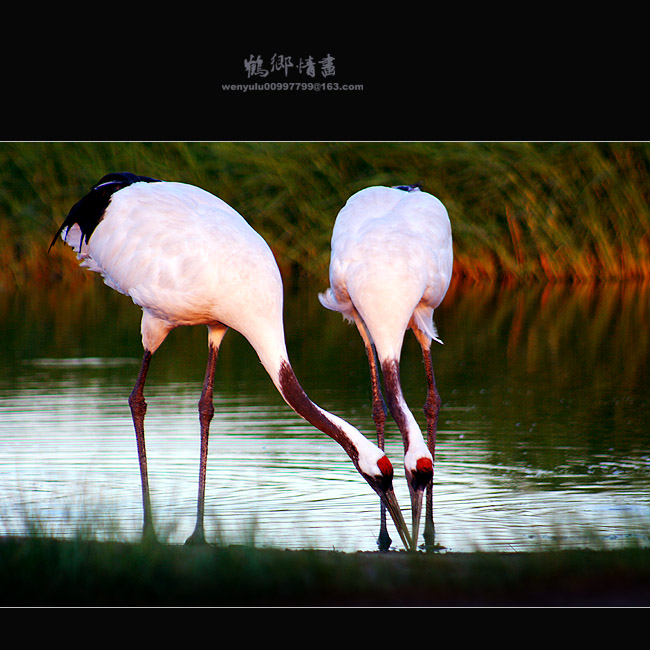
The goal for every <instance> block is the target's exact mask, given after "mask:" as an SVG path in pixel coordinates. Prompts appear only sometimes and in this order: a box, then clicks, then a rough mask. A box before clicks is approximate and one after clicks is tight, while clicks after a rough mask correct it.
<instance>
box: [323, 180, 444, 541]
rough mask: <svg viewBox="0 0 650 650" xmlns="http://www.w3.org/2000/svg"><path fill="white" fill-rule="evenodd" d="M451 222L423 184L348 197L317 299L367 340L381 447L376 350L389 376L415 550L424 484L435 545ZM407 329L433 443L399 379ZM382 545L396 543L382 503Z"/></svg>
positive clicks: (428, 533)
mask: <svg viewBox="0 0 650 650" xmlns="http://www.w3.org/2000/svg"><path fill="white" fill-rule="evenodd" d="M452 266H453V251H452V237H451V225H450V223H449V216H448V214H447V210H446V209H445V207H444V205H443V204H442V203H441V202H440V201H439V200H438V199H437V198H436V197H434V196H432V195H431V194H428V193H427V192H424V191H421V186H420V185H419V184H416V185H400V186H396V187H369V188H366V189H364V190H361V191H359V192H357V193H356V194H354V195H353V196H351V197H350V198H349V199H348V201H347V203H346V204H345V206H344V207H343V208H342V209H341V211H340V212H339V214H338V216H337V218H336V221H335V223H334V228H333V231H332V253H331V261H330V270H329V279H330V287H329V288H328V289H327V290H326V291H325V292H324V293H322V294H320V295H319V298H320V301H321V303H322V304H323V306H324V307H327V308H328V309H331V310H334V311H338V312H341V313H342V314H343V316H344V317H345V318H346V319H347V320H349V321H350V322H354V323H356V326H357V328H358V330H359V333H360V334H361V337H362V339H363V342H364V345H365V348H366V353H367V355H368V362H369V364H370V376H371V382H372V396H373V409H372V414H373V419H374V421H375V426H376V429H377V439H378V444H379V447H380V448H382V449H383V447H384V423H385V416H386V407H385V404H384V401H383V397H382V393H381V386H380V381H379V373H378V368H377V361H376V358H375V353H376V356H377V358H378V361H379V365H380V366H381V370H382V374H383V376H384V382H385V388H386V395H387V399H388V407H389V410H390V413H391V415H392V417H393V419H394V420H395V422H396V423H397V426H398V427H399V430H400V432H401V434H402V438H403V442H404V469H405V474H406V478H407V482H408V486H409V492H410V496H411V512H412V520H413V528H412V538H413V544H414V546H417V539H418V530H419V525H420V515H421V510H422V497H423V492H424V489H425V487H426V488H427V506H426V510H427V515H426V517H425V520H426V527H425V541H426V542H427V544H428V545H432V544H433V540H434V534H435V533H434V530H435V529H434V525H433V513H432V510H433V506H432V481H433V461H434V455H435V441H436V430H437V420H438V412H439V410H440V396H439V394H438V391H437V388H436V383H435V378H434V373H433V364H432V361H431V341H432V340H435V341H438V342H439V343H442V341H440V339H439V338H438V335H437V332H436V329H435V326H434V324H433V310H434V309H435V308H436V307H437V306H438V305H439V304H440V303H441V301H442V299H443V298H444V296H445V294H446V292H447V289H448V287H449V282H450V280H451V273H452ZM409 328H411V329H412V330H413V333H414V334H415V337H416V338H417V340H418V342H419V343H420V346H421V347H422V355H423V358H424V365H425V370H426V377H427V385H428V391H427V397H426V401H425V404H424V413H425V415H426V420H427V443H426V444H425V442H424V439H423V436H422V432H421V431H420V428H419V426H418V424H417V422H416V420H415V418H414V417H413V414H412V413H411V411H410V410H409V409H408V406H407V405H406V402H405V399H404V395H403V393H402V388H401V385H400V374H399V367H400V355H401V350H402V344H403V340H404V334H405V332H406V330H407V329H409ZM378 541H379V545H380V547H386V545H390V538H389V537H388V534H387V532H386V529H385V514H384V510H383V507H382V529H381V531H380V536H379V540H378Z"/></svg>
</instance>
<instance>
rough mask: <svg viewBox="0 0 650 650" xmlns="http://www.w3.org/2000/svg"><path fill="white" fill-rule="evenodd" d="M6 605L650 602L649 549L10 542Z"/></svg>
mask: <svg viewBox="0 0 650 650" xmlns="http://www.w3.org/2000/svg"><path fill="white" fill-rule="evenodd" d="M0 605H2V606H4V607H141V606H144V607H192V606H194V607H198V606H202V607H380V606H384V607H408V606H411V607H428V606H432V607H433V606H441V607H645V606H648V605H650V550H648V549H641V548H631V549H623V550H606V551H602V550H562V551H559V550H558V551H540V552H533V553H493V552H477V553H445V554H435V553H434V554H425V553H405V552H390V553H379V552H376V553H364V552H359V553H341V552H334V551H332V552H328V551H311V550H304V551H286V550H276V549H262V548H251V547H245V546H225V547H219V546H206V547H199V548H196V547H187V546H175V545H166V544H154V545H145V544H139V543H122V542H97V541H88V540H83V541H82V540H56V539H51V538H14V537H7V538H3V539H0Z"/></svg>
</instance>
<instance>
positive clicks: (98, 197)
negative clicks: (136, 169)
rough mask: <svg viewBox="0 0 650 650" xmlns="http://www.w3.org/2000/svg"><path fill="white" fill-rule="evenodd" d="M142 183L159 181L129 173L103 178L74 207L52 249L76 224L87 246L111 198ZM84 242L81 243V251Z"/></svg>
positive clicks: (118, 173) (108, 175)
mask: <svg viewBox="0 0 650 650" xmlns="http://www.w3.org/2000/svg"><path fill="white" fill-rule="evenodd" d="M140 182H145V183H157V182H159V181H158V179H155V178H149V177H148V176H136V175H135V174H131V173H129V172H117V173H112V174H106V176H104V177H103V178H101V179H100V180H99V181H98V182H97V183H95V185H93V186H92V187H91V188H90V192H88V194H86V196H84V197H83V198H82V199H81V200H80V201H78V202H77V203H75V204H74V205H73V206H72V209H71V210H70V212H69V213H68V216H67V217H66V219H65V221H64V222H63V223H62V224H61V227H60V228H59V229H58V230H57V232H56V234H55V235H54V237H53V238H52V242H51V243H50V248H52V246H54V243H55V242H56V240H57V238H58V237H59V235H60V234H61V233H62V232H63V230H64V229H65V228H69V227H70V226H73V225H74V224H75V223H76V224H78V225H79V228H80V229H81V239H82V241H83V240H85V241H86V244H87V243H88V240H89V239H90V235H92V234H93V231H94V230H95V228H96V227H97V224H98V223H99V222H100V221H101V220H102V218H103V216H104V212H105V210H106V207H107V206H108V203H109V201H110V200H111V196H112V195H113V194H114V193H115V192H117V191H118V190H121V189H122V188H124V187H128V186H129V185H133V183H140ZM82 241H80V242H79V248H80V249H81V243H82ZM48 250H49V249H48Z"/></svg>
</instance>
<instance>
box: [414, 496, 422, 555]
mask: <svg viewBox="0 0 650 650" xmlns="http://www.w3.org/2000/svg"><path fill="white" fill-rule="evenodd" d="M423 496H424V490H411V516H412V521H413V550H415V549H416V548H417V546H418V535H419V533H420V516H421V515H422V497H423Z"/></svg>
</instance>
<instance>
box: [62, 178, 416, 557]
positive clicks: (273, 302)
mask: <svg viewBox="0 0 650 650" xmlns="http://www.w3.org/2000/svg"><path fill="white" fill-rule="evenodd" d="M60 234H62V236H63V238H64V240H65V241H66V242H67V243H68V244H69V245H71V246H72V247H73V248H74V250H75V251H76V252H77V254H78V258H79V259H80V260H81V266H82V267H85V268H87V269H90V270H91V271H95V272H97V273H100V274H101V275H102V276H103V278H104V282H105V283H106V284H107V285H108V286H110V287H112V288H113V289H115V290H117V291H119V292H120V293H123V294H126V295H128V296H130V297H131V299H132V300H133V302H134V303H136V304H137V305H139V306H140V307H141V308H142V312H143V314H142V344H143V347H144V356H143V359H142V366H141V368H140V372H139V374H138V378H137V381H136V383H135V386H134V388H133V392H132V393H131V395H130V398H129V405H130V407H131V413H132V417H133V424H134V427H135V433H136V440H137V447H138V457H139V462H140V475H141V480H142V501H143V511H144V524H143V538H152V539H155V531H154V524H153V518H152V512H151V501H150V495H149V481H148V477H147V459H146V451H145V436H144V416H145V412H146V406H147V405H146V403H145V399H144V393H143V389H144V384H145V380H146V376H147V370H148V368H149V363H150V361H151V358H152V356H153V354H154V353H155V351H156V350H157V349H158V347H159V346H160V345H161V343H162V342H163V341H164V339H165V337H166V336H167V334H168V333H169V332H170V331H171V330H172V329H173V328H175V327H178V326H181V325H205V326H207V328H208V363H207V369H206V373H205V382H204V385H203V392H202V394H201V398H200V401H199V419H200V425H201V451H200V466H199V491H198V506H197V517H196V526H195V529H194V532H193V533H192V535H191V536H190V537H189V538H188V540H187V541H188V542H190V543H205V534H204V526H203V512H204V499H205V477H206V464H207V455H208V434H209V426H210V421H211V419H212V417H213V414H214V407H213V400H212V396H213V379H214V372H215V364H216V361H217V354H218V351H219V346H220V344H221V341H222V339H223V337H224V335H225V333H226V331H227V330H228V328H233V329H235V330H237V331H239V332H240V333H241V334H243V335H244V336H245V337H246V339H248V341H249V342H250V344H251V345H252V346H253V348H254V349H255V351H256V352H257V354H258V356H259V358H260V361H261V362H262V364H263V365H264V368H265V369H266V370H267V372H268V373H269V375H270V377H271V379H272V380H273V383H274V384H275V386H276V387H277V389H278V390H279V391H280V394H281V395H282V397H283V398H284V400H285V401H286V402H287V404H288V405H289V406H290V407H291V408H292V409H294V410H295V411H296V413H298V414H299V415H301V416H302V417H303V418H305V419H306V420H307V421H308V422H310V423H311V424H312V425H314V426H315V427H317V428H318V429H320V430H321V431H323V432H324V433H326V434H328V435H329V436H331V437H332V438H333V439H334V440H335V441H336V442H338V443H339V444H340V445H341V446H342V447H343V449H344V450H345V451H346V452H347V454H348V455H349V456H350V458H351V459H352V462H353V463H354V465H355V467H356V468H357V470H358V471H359V473H360V474H361V475H362V476H363V478H365V479H366V481H367V482H368V483H369V485H370V486H371V487H372V488H373V489H374V490H375V491H376V492H377V493H378V494H379V496H380V498H381V500H382V503H384V504H385V506H386V508H388V510H389V512H390V514H391V516H392V518H393V521H394V523H395V526H396V528H397V531H398V533H399V534H400V537H401V538H402V541H403V542H404V545H405V546H406V548H407V549H409V548H410V547H411V538H410V535H409V531H408V528H407V527H406V524H405V522H404V519H403V517H402V513H401V511H400V509H399V505H398V503H397V499H396V498H395V494H394V491H393V485H392V478H393V468H392V465H391V463H390V461H389V460H388V458H387V457H386V455H385V454H384V452H383V451H382V450H380V449H379V448H378V447H377V446H376V445H374V444H373V443H372V442H370V441H369V440H368V439H367V438H366V437H365V436H363V435H362V434H361V433H360V432H359V431H358V430H357V429H355V428H354V427H353V426H351V425H350V424H348V423H347V422H346V421H344V420H343V419H341V418H339V417H337V416H335V415H333V414H332V413H329V412H327V411H325V410H324V409H321V408H320V407H318V406H317V405H316V404H314V403H313V402H312V401H311V400H310V399H309V397H308V396H307V395H306V394H305V392H304V391H303V389H302V387H301V386H300V384H299V383H298V380H297V378H296V376H295V374H294V372H293V369H292V367H291V364H290V363H289V357H288V354H287V350H286V346H285V338H284V324H283V317H282V304H283V290H282V279H281V277H280V272H279V270H278V266H277V264H276V262H275V258H274V257H273V253H272V252H271V249H270V248H269V247H268V245H267V244H266V242H265V241H264V239H262V237H261V236H260V235H259V234H258V233H257V232H255V231H254V230H253V229H252V228H251V227H250V226H249V225H248V223H247V222H246V221H245V220H244V219H243V217H242V216H241V215H239V213H237V212H236V211H235V210H234V209H233V208H232V207H230V206H229V205H228V204H227V203H225V202H224V201H222V200H221V199H219V198H217V197H216V196H214V195H213V194H210V193H209V192H206V191H205V190H202V189H200V188H198V187H194V186H192V185H187V184H184V183H175V182H164V181H157V180H155V179H152V178H148V177H144V176H135V175H133V174H129V173H117V174H108V175H107V176H104V177H103V178H102V179H101V180H100V181H99V182H98V183H97V184H96V185H95V186H93V187H92V189H91V190H90V192H89V194H87V195H86V196H85V197H84V198H82V199H81V200H80V201H79V202H78V203H77V204H75V205H74V206H73V208H72V209H71V210H70V213H69V215H68V217H67V218H66V219H65V221H64V223H63V224H62V225H61V227H60V228H59V231H58V232H57V233H56V235H55V236H54V238H53V240H52V245H53V244H54V242H55V241H56V239H57V238H58V236H59V235H60Z"/></svg>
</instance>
